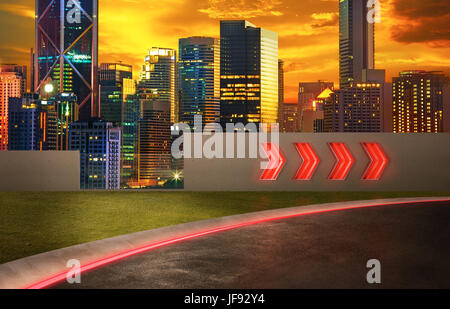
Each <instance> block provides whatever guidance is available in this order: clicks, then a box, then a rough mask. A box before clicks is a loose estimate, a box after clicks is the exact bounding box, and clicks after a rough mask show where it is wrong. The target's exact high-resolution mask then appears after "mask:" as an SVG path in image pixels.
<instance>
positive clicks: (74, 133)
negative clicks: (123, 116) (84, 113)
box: [69, 119, 121, 190]
mask: <svg viewBox="0 0 450 309" xmlns="http://www.w3.org/2000/svg"><path fill="white" fill-rule="evenodd" d="M120 135H121V130H120V128H115V127H113V125H112V123H110V122H105V121H102V120H100V119H91V120H89V121H77V122H73V123H71V124H70V128H69V149H70V150H78V151H80V188H81V189H102V190H118V189H120V140H121V137H120Z"/></svg>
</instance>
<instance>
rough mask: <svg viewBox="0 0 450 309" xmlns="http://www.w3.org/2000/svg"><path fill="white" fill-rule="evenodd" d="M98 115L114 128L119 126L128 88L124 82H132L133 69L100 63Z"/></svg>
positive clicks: (115, 64)
mask: <svg viewBox="0 0 450 309" xmlns="http://www.w3.org/2000/svg"><path fill="white" fill-rule="evenodd" d="M99 76H100V77H99V84H100V115H101V118H102V119H103V120H105V121H107V122H112V123H113V125H114V126H120V125H121V123H122V118H123V108H124V102H125V98H126V97H127V95H129V94H132V93H127V91H128V88H126V87H124V80H128V81H130V80H131V81H132V79H133V67H132V66H131V65H127V64H122V63H102V64H101V65H100V71H99Z"/></svg>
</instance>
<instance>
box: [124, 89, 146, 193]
mask: <svg viewBox="0 0 450 309" xmlns="http://www.w3.org/2000/svg"><path fill="white" fill-rule="evenodd" d="M140 116H141V109H140V101H139V96H137V95H135V94H130V95H127V96H126V98H125V101H124V111H123V122H122V151H121V155H122V164H121V168H122V171H121V178H120V179H121V181H122V184H123V185H124V186H129V183H130V182H133V181H136V179H137V164H138V161H137V158H138V140H139V135H138V134H139V119H140Z"/></svg>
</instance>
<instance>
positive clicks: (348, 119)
mask: <svg viewBox="0 0 450 309" xmlns="http://www.w3.org/2000/svg"><path fill="white" fill-rule="evenodd" d="M382 88H383V86H382V85H381V84H375V83H373V84H365V83H364V84H352V85H351V86H350V87H348V88H344V89H340V90H336V91H335V92H334V93H332V94H331V99H330V100H325V102H324V104H325V105H324V131H325V132H383V123H382V121H383V120H382V118H383V113H382V103H381V102H382V91H383V90H382Z"/></svg>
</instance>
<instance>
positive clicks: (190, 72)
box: [178, 37, 220, 128]
mask: <svg viewBox="0 0 450 309" xmlns="http://www.w3.org/2000/svg"><path fill="white" fill-rule="evenodd" d="M179 43H180V50H179V52H180V54H179V57H180V59H179V65H178V69H179V74H178V80H179V102H180V104H179V106H180V121H181V122H184V123H187V124H188V125H189V126H190V127H191V128H194V116H195V115H202V116H203V125H205V124H207V123H213V122H219V120H220V45H219V39H215V38H207V37H190V38H186V39H180V42H179Z"/></svg>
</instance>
